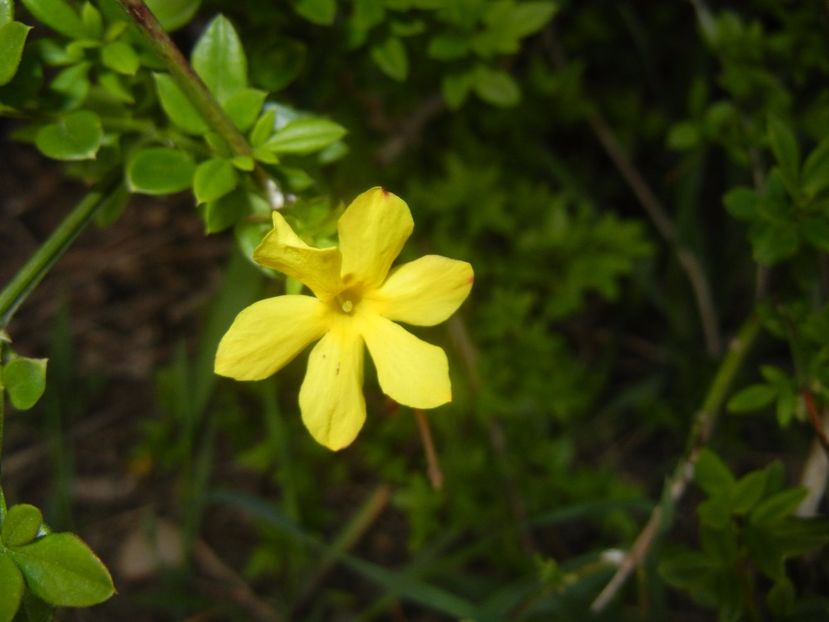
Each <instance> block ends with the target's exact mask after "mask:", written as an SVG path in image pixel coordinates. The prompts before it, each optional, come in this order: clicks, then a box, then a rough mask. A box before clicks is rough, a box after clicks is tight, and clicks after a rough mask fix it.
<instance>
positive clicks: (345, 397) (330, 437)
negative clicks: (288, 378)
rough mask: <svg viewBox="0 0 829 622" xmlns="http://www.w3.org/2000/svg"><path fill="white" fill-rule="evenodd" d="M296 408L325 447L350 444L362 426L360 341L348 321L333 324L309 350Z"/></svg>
mask: <svg viewBox="0 0 829 622" xmlns="http://www.w3.org/2000/svg"><path fill="white" fill-rule="evenodd" d="M299 407H300V410H301V411H302V421H303V422H304V423H305V427H307V428H308V431H309V432H310V433H311V436H313V437H314V439H315V440H316V441H317V442H318V443H320V444H322V445H325V446H326V447H328V448H329V449H333V450H337V449H342V448H343V447H346V446H347V445H349V444H351V442H352V441H353V440H354V439H355V438H356V436H357V433H358V432H359V431H360V428H362V427H363V422H364V421H365V419H366V402H365V399H364V398H363V340H362V338H361V337H360V334H359V333H358V332H357V331H356V330H355V329H354V327H353V323H352V322H350V321H349V322H345V321H341V322H339V323H338V324H337V325H335V326H333V327H332V329H331V330H330V331H329V332H328V333H326V334H325V336H324V337H323V338H322V339H320V341H319V343H318V344H317V345H316V346H314V349H313V350H311V356H310V357H309V359H308V372H307V373H306V374H305V380H304V381H303V382H302V388H300V390H299Z"/></svg>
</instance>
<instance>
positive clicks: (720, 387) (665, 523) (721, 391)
mask: <svg viewBox="0 0 829 622" xmlns="http://www.w3.org/2000/svg"><path fill="white" fill-rule="evenodd" d="M759 329H760V321H759V318H758V317H757V316H756V315H755V314H752V315H751V316H749V318H748V319H747V320H746V321H745V322H743V325H742V326H741V327H740V330H739V331H738V333H737V336H736V337H735V338H734V340H733V341H732V342H731V344H730V345H729V348H728V352H727V353H726V354H725V356H724V357H723V359H722V362H721V363H720V366H719V368H718V369H717V373H716V375H715V376H714V379H713V381H712V382H711V385H710V387H709V388H708V393H707V394H706V396H705V399H704V400H703V403H702V406H701V407H700V409H699V410H698V411H697V413H696V414H695V415H694V421H693V424H692V426H691V430H690V432H689V434H688V443H687V448H686V450H685V456H684V458H683V459H682V460H681V461H680V463H679V465H678V466H677V467H676V469H675V470H674V472H673V474H672V475H671V477H670V478H669V479H668V481H667V482H666V483H665V486H664V488H663V491H662V498H661V503H659V504H658V505H656V506H655V507H654V509H653V510H652V511H651V515H650V517H649V518H648V522H647V523H646V524H645V527H644V528H643V529H642V531H641V532H640V533H639V535H638V536H637V538H636V540H635V541H634V543H633V545H632V546H631V548H630V550H629V551H628V553H627V555H625V557H624V559H622V561H621V563H620V564H619V567H618V568H617V569H616V573H615V574H614V575H613V577H612V578H611V579H610V581H609V582H608V584H607V585H605V587H604V589H603V590H602V591H601V593H600V594H599V595H598V596H597V597H596V600H594V601H593V604H592V605H591V606H590V611H592V612H593V613H599V612H601V611H603V610H604V609H605V607H607V605H608V604H610V602H611V601H612V600H613V598H615V596H616V594H617V593H618V592H619V590H620V589H621V588H622V586H623V585H624V584H625V582H626V581H627V579H628V577H630V575H631V573H632V572H633V570H634V569H635V568H636V567H637V566H639V564H641V563H642V561H643V560H644V559H645V557H646V556H647V554H648V551H649V550H650V548H651V546H652V545H653V544H654V542H655V541H656V537H657V536H658V535H659V534H660V533H662V532H664V531H665V530H666V529H667V528H668V527H669V526H670V518H669V517H666V516H665V513H664V509H663V507H665V506H668V507H673V506H675V505H676V504H677V503H678V502H679V500H680V499H681V498H682V496H683V495H684V494H685V490H686V489H687V487H688V484H689V483H690V482H691V479H692V478H693V476H694V466H695V465H696V462H697V459H698V458H699V453H700V451H701V450H702V448H703V447H704V446H705V445H706V443H707V442H708V440H709V439H710V438H711V432H712V431H713V429H714V425H715V423H716V421H717V417H718V415H719V411H720V407H721V406H722V403H723V402H724V401H725V398H726V397H727V396H728V393H729V391H730V388H731V384H732V382H733V380H734V377H735V376H736V375H737V372H738V371H739V369H740V368H741V366H742V363H743V361H744V360H745V357H746V354H747V353H748V351H749V349H750V348H751V346H752V344H753V343H754V340H755V338H756V337H757V335H758V333H759Z"/></svg>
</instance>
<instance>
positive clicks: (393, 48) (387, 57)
mask: <svg viewBox="0 0 829 622" xmlns="http://www.w3.org/2000/svg"><path fill="white" fill-rule="evenodd" d="M371 59H372V60H373V61H374V63H375V64H376V65H377V66H378V67H379V68H380V69H381V70H382V72H383V73H385V74H386V75H387V76H389V77H390V78H392V79H394V80H397V81H398V82H403V81H404V80H405V79H406V76H408V75H409V57H408V55H407V54H406V46H404V45H403V42H402V41H401V40H400V39H398V38H397V37H389V38H388V39H386V40H385V41H383V42H382V43H378V44H377V45H374V46H372V48H371Z"/></svg>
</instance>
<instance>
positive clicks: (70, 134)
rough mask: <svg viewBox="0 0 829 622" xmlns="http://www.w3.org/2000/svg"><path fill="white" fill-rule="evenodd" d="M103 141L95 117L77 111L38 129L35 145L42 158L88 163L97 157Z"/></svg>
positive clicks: (92, 113) (88, 113)
mask: <svg viewBox="0 0 829 622" xmlns="http://www.w3.org/2000/svg"><path fill="white" fill-rule="evenodd" d="M102 138H103V130H102V129H101V120H100V119H99V118H98V115H96V114H95V113H94V112H90V111H89V110H78V111H77V112H70V113H69V114H67V115H64V116H63V117H62V118H60V119H59V120H58V121H56V122H55V123H50V124H49V125H45V126H44V127H42V128H40V130H38V132H37V136H35V144H36V145H37V148H38V149H40V151H41V152H42V153H43V154H44V155H47V156H49V157H50V158H55V159H56V160H90V159H93V158H94V157H95V155H96V154H97V153H98V148H99V147H100V146H101V139H102Z"/></svg>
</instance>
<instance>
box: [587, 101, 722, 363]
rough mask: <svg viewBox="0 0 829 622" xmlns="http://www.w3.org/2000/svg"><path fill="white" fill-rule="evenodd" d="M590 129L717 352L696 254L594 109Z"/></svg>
mask: <svg viewBox="0 0 829 622" xmlns="http://www.w3.org/2000/svg"><path fill="white" fill-rule="evenodd" d="M587 122H588V123H589V125H590V129H592V130H593V133H594V134H595V135H596V138H597V139H598V140H599V142H600V143H601V144H602V147H604V150H605V153H607V155H608V157H609V158H610V159H611V160H612V161H613V164H615V165H616V168H617V169H618V171H619V173H621V175H622V177H623V178H624V179H625V181H626V182H627V184H628V186H629V187H630V189H631V190H632V191H633V194H635V195H636V198H637V199H638V200H639V204H640V205H641V206H642V208H643V209H644V210H645V212H646V213H647V215H648V217H649V218H650V219H651V222H653V224H654V226H655V227H656V230H657V231H658V232H659V234H660V235H661V236H662V237H663V238H664V239H665V241H666V242H667V243H668V244H669V245H670V246H671V248H672V249H673V252H674V254H675V255H676V258H677V261H678V262H679V265H680V267H681V268H682V269H683V270H684V271H685V274H686V275H687V277H688V281H689V282H690V283H691V289H692V290H693V292H694V300H695V301H696V305H697V310H698V312H699V316H700V322H701V323H702V331H703V334H704V336H705V347H706V350H707V351H708V354H709V355H712V356H713V355H717V354H719V352H720V351H721V348H722V340H721V338H720V333H719V329H718V323H717V312H716V308H715V307H714V298H713V296H712V295H711V286H710V284H709V283H708V277H707V276H706V274H705V270H704V269H703V267H702V264H701V263H700V261H699V259H698V258H697V256H696V255H695V254H694V253H693V252H692V251H691V250H690V249H689V248H688V247H687V246H685V245H684V244H683V243H682V242H681V241H680V240H679V237H678V235H677V232H676V227H675V226H674V223H673V221H672V220H671V219H670V217H669V216H668V212H667V210H666V209H665V207H664V206H663V205H662V203H661V201H660V200H659V199H658V198H657V197H656V194H655V193H654V191H653V190H652V189H651V187H650V185H649V184H648V183H647V181H645V178H644V177H643V176H642V175H641V174H640V173H639V171H638V170H637V169H636V167H635V166H634V165H633V163H632V162H631V161H630V159H629V158H628V157H627V155H626V154H625V152H624V150H623V149H622V147H621V145H620V144H619V141H618V140H617V139H616V135H615V134H614V133H613V130H611V129H610V126H609V125H608V124H607V122H606V121H605V119H604V117H602V116H601V115H600V114H599V113H598V112H595V111H593V112H590V113H589V114H588V116H587Z"/></svg>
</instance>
